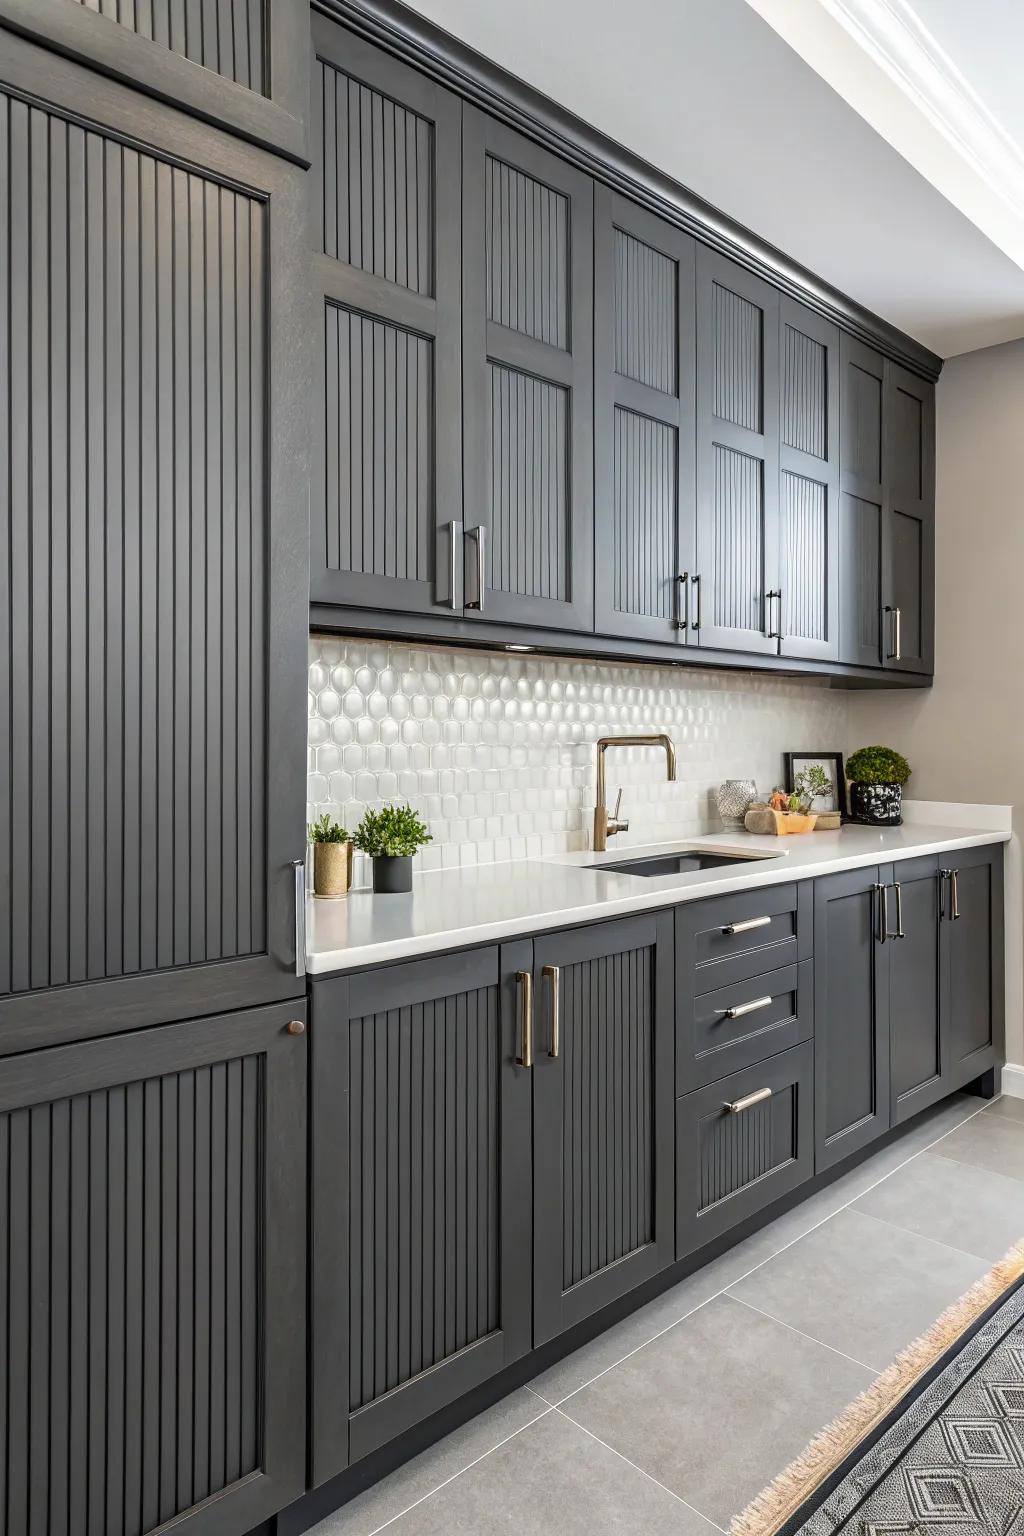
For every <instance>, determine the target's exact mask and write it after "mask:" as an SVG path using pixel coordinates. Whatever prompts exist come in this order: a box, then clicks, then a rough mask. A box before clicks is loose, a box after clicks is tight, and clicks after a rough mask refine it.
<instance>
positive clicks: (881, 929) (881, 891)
mask: <svg viewBox="0 0 1024 1536" xmlns="http://www.w3.org/2000/svg"><path fill="white" fill-rule="evenodd" d="M888 889H889V887H888V886H887V885H882V884H880V883H876V884H875V886H874V891H875V895H876V896H877V898H878V942H879V944H884V943H885V941H886V939H887V938H889V898H888V896H887V894H886V893H887V891H888Z"/></svg>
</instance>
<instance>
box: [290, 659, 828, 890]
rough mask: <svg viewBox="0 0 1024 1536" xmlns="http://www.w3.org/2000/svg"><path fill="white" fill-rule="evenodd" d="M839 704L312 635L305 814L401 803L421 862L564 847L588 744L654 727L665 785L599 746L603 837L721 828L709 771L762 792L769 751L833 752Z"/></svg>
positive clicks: (748, 681) (644, 765)
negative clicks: (617, 807) (667, 753)
mask: <svg viewBox="0 0 1024 1536" xmlns="http://www.w3.org/2000/svg"><path fill="white" fill-rule="evenodd" d="M846 714H847V707H846V696H845V694H843V693H841V692H838V691H834V690H831V689H830V688H829V687H828V685H827V684H826V683H823V682H820V681H818V680H816V679H807V680H804V679H793V678H775V677H767V676H764V675H762V674H760V673H753V672H709V671H691V670H690V669H688V668H685V667H674V666H650V665H648V666H643V665H637V664H634V663H619V662H612V661H583V660H575V659H572V658H558V657H548V656H535V655H522V654H511V653H507V652H500V651H499V652H490V651H474V650H459V649H457V648H454V647H437V648H434V647H429V646H415V647H413V646H409V645H396V644H389V643H387V642H384V641H367V640H357V639H349V638H347V637H340V638H339V637H337V636H326V635H312V636H311V637H310V642H309V776H308V780H307V790H306V795H307V801H308V814H309V816H310V817H313V816H318V815H319V814H320V813H321V812H322V811H329V812H330V813H331V815H332V816H334V817H336V818H337V819H338V820H340V821H343V822H344V823H345V824H346V825H347V826H348V827H349V828H350V829H352V828H354V827H355V825H356V823H357V822H358V821H359V818H360V817H361V816H362V813H363V810H364V809H365V807H366V806H368V805H373V806H376V805H379V804H380V803H381V802H383V801H385V800H396V799H397V800H402V801H408V803H409V804H410V805H412V806H413V807H414V809H416V810H417V811H419V813H420V815H421V816H422V817H423V818H424V820H425V821H426V822H427V824H428V826H429V828H430V831H431V832H432V833H433V837H434V841H433V842H432V843H431V844H430V846H429V847H427V848H425V849H424V850H423V851H422V852H421V853H420V854H419V855H418V864H419V867H420V868H422V869H437V868H441V867H445V868H447V867H452V866H458V865H466V864H488V863H493V862H495V861H501V860H505V859H519V858H525V857H539V856H548V855H550V854H555V853H568V852H573V851H575V850H578V849H581V848H585V847H587V846H588V845H589V839H590V831H591V826H590V823H591V815H592V813H593V808H594V786H595V754H594V742H595V741H596V740H597V738H598V737H599V736H614V735H619V734H625V733H627V732H628V733H645V732H654V731H667V732H668V734H669V735H670V736H671V737H672V740H673V741H674V742H675V746H676V757H677V772H678V778H677V780H676V781H675V783H672V784H669V783H667V782H666V780H665V758H664V754H663V753H662V752H661V751H660V750H658V749H652V748H639V747H628V748H618V749H615V748H613V749H612V750H611V751H609V753H608V759H607V772H608V787H609V800H610V801H611V800H614V796H615V792H616V790H617V788H618V787H619V786H620V785H621V786H622V789H623V796H622V812H623V815H626V816H628V817H629V820H630V830H629V832H628V833H623V834H620V835H619V837H617V838H616V840H615V846H616V847H626V846H628V845H629V844H633V843H649V842H652V841H659V840H668V839H672V838H679V837H690V836H693V835H694V834H695V833H699V832H707V831H713V830H714V829H715V828H716V827H717V826H718V825H719V823H718V813H717V807H716V805H715V798H714V791H715V790H716V788H717V787H718V785H719V784H720V783H721V781H722V780H723V779H734V778H748V777H751V778H754V779H756V781H757V783H758V785H759V786H762V787H764V788H765V789H770V788H771V787H772V786H773V785H774V784H776V783H779V782H780V781H781V778H782V754H783V752H785V751H808V750H811V749H819V750H823V751H835V750H838V749H840V748H841V747H842V746H843V743H844V742H845V740H846ZM360 876H361V872H360V871H357V879H359V878H360Z"/></svg>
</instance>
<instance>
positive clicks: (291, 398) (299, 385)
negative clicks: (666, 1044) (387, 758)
mask: <svg viewBox="0 0 1024 1536" xmlns="http://www.w3.org/2000/svg"><path fill="white" fill-rule="evenodd" d="M67 8H68V9H69V10H71V9H77V7H73V6H71V5H68V7H67ZM89 19H90V21H95V17H90V18H89ZM102 24H103V25H105V26H109V27H110V28H111V30H112V31H115V32H116V31H117V28H116V26H115V24H114V23H111V22H108V21H105V20H104V21H103V23H102ZM4 49H5V59H4V79H5V86H6V88H7V89H8V90H9V91H10V92H11V93H12V94H13V95H14V96H20V97H22V98H23V99H30V100H31V101H32V102H33V103H38V104H40V105H41V106H42V107H44V108H45V109H46V110H50V111H52V112H54V113H55V114H56V115H57V116H59V117H63V118H66V119H68V120H70V121H72V122H74V123H76V124H78V125H80V126H83V127H86V128H88V129H89V130H90V131H93V132H96V133H97V134H99V135H107V136H109V137H111V138H113V139H115V140H120V141H121V142H122V143H125V144H129V145H131V146H133V147H135V148H138V149H139V150H140V151H141V152H145V153H147V154H152V155H153V156H155V157H157V158H159V159H161V160H163V161H166V162H169V163H170V164H172V165H174V166H183V167H185V168H187V169H189V170H191V171H194V172H195V173H196V174H197V175H199V176H208V177H210V178H213V179H216V180H219V181H222V182H225V183H227V184H229V185H234V186H236V187H238V188H239V189H241V190H243V191H245V192H246V193H248V194H250V195H252V196H253V197H254V198H257V199H260V200H262V202H263V203H264V205H265V209H266V238H265V246H264V254H265V258H266V263H267V265H268V268H269V272H270V274H271V278H270V279H268V280H267V281H266V284H265V295H266V310H265V327H264V334H265V342H264V358H263V369H264V378H265V381H266V384H265V397H264V412H263V416H264V422H265V426H266V449H265V461H264V478H263V485H264V504H263V505H264V513H263V515H264V519H265V522H264V527H265V534H264V541H263V569H264V578H263V579H264V608H263V613H264V643H265V647H266V652H265V655H266V661H265V667H266V671H265V677H266V688H265V692H264V696H263V701H262V708H263V713H264V719H265V732H266V754H265V756H266V776H265V785H264V794H265V808H266V810H265V829H266V830H265V870H266V875H265V882H266V883H265V911H266V939H267V942H266V949H265V951H264V952H263V953H259V954H253V955H247V956H243V957H239V958H235V959H226V960H212V961H207V962H204V963H202V964H195V965H179V966H176V967H166V968H164V969H159V970H150V971H146V972H143V973H133V974H128V975H122V976H117V977H111V978H104V979H97V980H89V981H84V982H80V983H76V984H73V985H66V986H60V987H52V988H46V989H42V988H41V989H39V990H37V991H31V992H18V993H16V994H11V995H7V996H5V997H4V998H2V999H0V1054H6V1053H8V1052H11V1051H23V1050H26V1049H31V1048H34V1047H36V1046H42V1045H50V1044H54V1043H57V1042H63V1041H71V1040H76V1039H84V1038H86V1037H88V1036H91V1035H99V1034H108V1033H111V1032H112V1031H117V1030H131V1029H137V1028H140V1027H142V1026H145V1025H149V1024H158V1023H165V1022H169V1021H172V1020H175V1019H183V1018H189V1017H197V1016H199V1015H206V1014H212V1013H215V1012H218V1011H223V1010H227V1009H231V1008H239V1007H245V1006H248V1005H253V1004H256V1003H265V1002H271V1001H273V1000H275V999H277V998H284V997H294V996H300V995H302V994H303V993H304V990H305V982H304V980H303V979H302V978H301V977H298V976H296V973H295V966H296V955H295V937H296V914H295V875H294V869H293V861H294V860H296V859H298V858H300V857H302V856H303V853H304V849H305V844H306V836H305V825H304V821H305V818H304V814H303V806H302V804H301V800H300V799H299V798H298V797H297V796H296V794H295V786H296V784H297V783H301V781H302V774H303V771H304V768H303V764H304V759H305V748H304V743H305V736H306V723H307V722H306V718H305V710H304V707H303V696H304V693H305V687H306V683H305V678H306V673H307V670H308V619H307V606H308V589H309V560H308V533H307V529H308V498H307V494H306V488H305V483H304V480H305V473H306V469H307V466H308V463H309V431H308V420H309V386H310V378H309V370H308V360H307V355H306V345H305V328H306V326H307V323H308V282H307V272H308V267H307V255H306V252H305V249H304V248H305V233H304V231H305V220H306V187H305V173H304V172H302V171H301V170H299V169H297V168H296V167H294V166H292V165H290V164H288V163H287V162H286V161H284V160H282V159H280V158H278V157H275V156H273V155H270V154H267V153H266V152H265V151H263V150H260V149H256V148H254V147H252V146H250V145H248V144H245V143H243V142H241V141H240V140H238V139H236V138H233V137H231V136H229V135H227V134H221V133H217V132H213V131H211V129H210V128H209V127H208V126H207V125H206V124H205V123H203V122H200V121H199V120H197V119H196V118H193V117H190V116H188V115H186V114H185V113H182V112H179V111H176V110H174V109H173V108H171V107H167V106H165V105H163V104H162V103H160V102H157V101H155V100H149V99H146V98H145V97H141V96H140V95H139V94H138V93H137V92H135V91H132V90H130V89H129V88H128V87H127V86H125V85H122V84H121V83H120V82H119V81H116V80H111V79H108V78H105V77H104V76H102V75H99V74H96V73H94V72H93V71H91V70H87V69H85V68H83V67H82V66H80V65H78V64H76V63H74V62H72V61H71V60H69V59H65V58H61V57H59V56H58V55H56V54H54V53H52V52H50V51H48V50H45V49H42V48H39V47H37V46H36V45H35V44H34V43H31V42H28V41H26V40H25V39H24V38H21V37H16V36H13V35H10V34H4ZM82 814H83V815H85V806H84V805H83V807H82Z"/></svg>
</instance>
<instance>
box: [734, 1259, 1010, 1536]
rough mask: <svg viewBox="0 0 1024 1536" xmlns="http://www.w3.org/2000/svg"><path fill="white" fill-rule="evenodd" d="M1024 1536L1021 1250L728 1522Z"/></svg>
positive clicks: (852, 1535) (901, 1533)
mask: <svg viewBox="0 0 1024 1536" xmlns="http://www.w3.org/2000/svg"><path fill="white" fill-rule="evenodd" d="M929 1530H933V1531H934V1532H935V1533H936V1536H938V1533H939V1532H940V1531H941V1533H942V1536H987V1533H991V1536H1024V1243H1021V1244H1020V1245H1018V1247H1017V1248H1015V1249H1014V1250H1013V1251H1012V1252H1011V1253H1010V1254H1008V1255H1007V1257H1006V1258H1005V1259H1004V1260H1003V1262H1002V1263H1001V1264H999V1265H997V1266H996V1268H995V1269H994V1270H993V1271H992V1272H991V1274H989V1275H987V1276H986V1277H985V1279H984V1280H982V1281H980V1282H979V1284H978V1285H976V1286H974V1287H973V1288H972V1289H971V1290H970V1291H969V1292H968V1293H967V1295H966V1296H964V1297H963V1298H962V1299H961V1301H959V1302H958V1303H957V1304H956V1305H955V1306H954V1307H951V1308H950V1310H949V1311H948V1312H947V1313H945V1314H944V1315H943V1316H942V1317H941V1318H940V1319H939V1320H938V1322H937V1323H936V1324H935V1325H934V1327H933V1328H931V1329H930V1330H929V1332H928V1333H927V1334H926V1335H925V1336H924V1337H923V1338H922V1339H919V1340H918V1341H917V1343H916V1344H914V1345H911V1347H910V1349H908V1350H907V1351H905V1352H904V1354H903V1355H901V1356H900V1357H899V1359H898V1360H897V1361H896V1362H895V1363H894V1364H893V1365H892V1366H890V1367H889V1369H888V1370H887V1371H886V1372H884V1373H883V1374H882V1375H881V1376H880V1377H879V1378H878V1380H877V1381H876V1382H875V1383H874V1385H873V1386H872V1387H871V1388H870V1389H869V1390H868V1391H867V1392H866V1393H865V1394H864V1395H863V1397H861V1398H858V1399H857V1401H856V1402H855V1403H852V1404H851V1406H850V1408H849V1409H848V1410H847V1412H846V1413H845V1414H843V1415H841V1416H840V1417H839V1418H838V1419H837V1420H836V1421H835V1423H833V1424H830V1425H829V1426H828V1428H827V1429H825V1430H823V1431H822V1433H821V1434H820V1435H819V1436H818V1437H817V1439H816V1440H814V1441H813V1442H812V1443H811V1445H809V1446H808V1448H807V1450H806V1451H805V1452H804V1454H803V1455H802V1456H801V1457H799V1458H798V1459H797V1460H796V1461H795V1462H793V1464H792V1466H790V1467H788V1468H787V1469H786V1471H785V1472H783V1473H782V1474H781V1476H780V1477H777V1478H776V1479H775V1481H774V1482H773V1483H771V1484H770V1485H769V1487H768V1488H766V1489H765V1490H764V1492H763V1493H761V1494H759V1495H758V1497H757V1498H756V1499H755V1500H754V1501H753V1503H752V1504H750V1505H749V1506H748V1508H747V1509H745V1510H744V1512H743V1514H742V1515H739V1516H738V1517H737V1519H736V1520H735V1521H734V1522H733V1526H732V1536H798V1533H799V1536H840V1533H842V1536H925V1533H926V1532H928V1531H929Z"/></svg>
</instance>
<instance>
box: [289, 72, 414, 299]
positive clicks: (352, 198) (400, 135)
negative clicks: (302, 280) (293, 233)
mask: <svg viewBox="0 0 1024 1536" xmlns="http://www.w3.org/2000/svg"><path fill="white" fill-rule="evenodd" d="M313 88H314V90H316V91H318V92H319V96H320V121H321V124H322V129H321V142H320V146H319V149H320V164H321V166H322V169H323V198H322V202H321V206H320V210H319V212H320V241H321V249H322V250H323V251H324V252H325V254H326V255H328V256H333V257H334V259H335V261H343V262H345V263H346V264H347V265H348V266H351V267H358V268H359V269H360V270H361V271H363V272H372V273H373V275H374V276H375V277H383V278H385V279H386V280H387V281H388V282H389V283H396V284H397V285H398V286H399V287H400V288H408V289H409V290H410V291H411V292H413V293H422V294H426V295H430V294H433V292H434V267H433V261H434V219H433V207H434V194H433V186H434V125H433V123H430V122H428V121H427V120H426V118H423V117H420V116H419V115H418V113H416V112H413V111H411V110H410V109H409V108H408V107H403V106H402V105H401V104H400V103H399V102H396V101H392V100H390V99H389V98H388V97H386V96H384V95H382V94H381V92H380V91H377V90H375V89H373V87H372V86H367V85H362V84H361V83H360V82H359V81H358V80H353V79H352V78H351V77H350V76H348V75H346V74H345V73H344V72H343V71H342V70H340V69H336V68H335V66H334V65H333V64H329V63H327V62H326V61H325V60H323V59H318V60H317V63H316V72H315V75H314V80H313Z"/></svg>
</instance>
